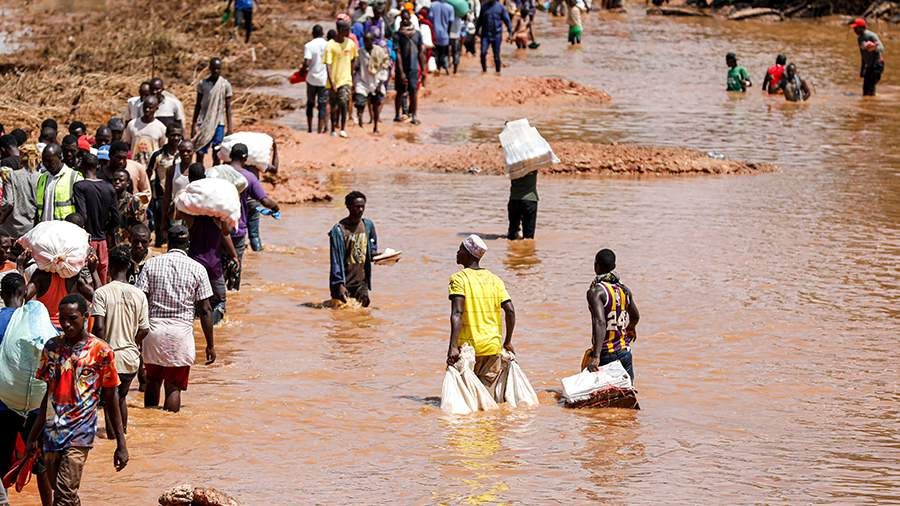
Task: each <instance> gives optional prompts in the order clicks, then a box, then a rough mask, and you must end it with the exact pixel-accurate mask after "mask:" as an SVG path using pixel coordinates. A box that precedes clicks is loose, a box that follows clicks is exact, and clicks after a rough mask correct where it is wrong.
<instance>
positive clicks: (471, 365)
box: [453, 344, 497, 411]
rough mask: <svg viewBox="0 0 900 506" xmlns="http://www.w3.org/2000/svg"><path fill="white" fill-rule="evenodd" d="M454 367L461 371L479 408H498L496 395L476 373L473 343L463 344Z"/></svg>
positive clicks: (486, 409)
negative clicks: (495, 399) (492, 393)
mask: <svg viewBox="0 0 900 506" xmlns="http://www.w3.org/2000/svg"><path fill="white" fill-rule="evenodd" d="M453 367H455V368H456V370H457V371H459V374H460V375H461V376H462V380H463V383H465V385H466V388H468V389H469V393H470V394H471V395H472V397H474V398H475V403H476V406H477V409H479V410H482V411H488V410H491V409H497V402H496V401H494V396H493V395H491V393H490V392H489V391H488V389H487V387H485V386H484V383H482V382H481V380H480V379H478V376H476V375H475V349H474V348H472V346H471V345H469V344H464V345H463V347H462V348H461V349H460V351H459V360H457V361H456V363H455V364H453Z"/></svg>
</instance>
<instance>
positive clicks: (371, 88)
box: [353, 32, 391, 133]
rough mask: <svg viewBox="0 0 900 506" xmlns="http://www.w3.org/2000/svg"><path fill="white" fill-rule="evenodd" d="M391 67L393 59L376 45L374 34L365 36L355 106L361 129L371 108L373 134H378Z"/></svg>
mask: <svg viewBox="0 0 900 506" xmlns="http://www.w3.org/2000/svg"><path fill="white" fill-rule="evenodd" d="M390 67H391V57H390V55H388V52H387V49H385V48H383V47H381V46H378V45H376V44H375V35H374V34H373V33H372V32H368V33H366V34H365V35H363V47H361V48H359V57H358V58H357V59H356V70H355V79H354V90H353V91H354V93H353V105H355V106H356V117H357V119H358V120H359V126H360V128H362V126H363V112H364V111H365V110H366V106H367V105H368V106H369V116H370V117H371V118H372V123H374V127H373V129H372V132H373V133H378V121H379V119H380V118H381V107H382V105H383V103H384V95H385V93H387V89H386V88H387V82H388V79H390Z"/></svg>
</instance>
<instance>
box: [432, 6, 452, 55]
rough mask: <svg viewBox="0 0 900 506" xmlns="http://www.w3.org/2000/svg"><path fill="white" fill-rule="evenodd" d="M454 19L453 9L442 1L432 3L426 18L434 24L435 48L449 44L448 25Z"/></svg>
mask: <svg viewBox="0 0 900 506" xmlns="http://www.w3.org/2000/svg"><path fill="white" fill-rule="evenodd" d="M455 17H456V11H454V10H453V7H452V6H451V5H450V4H448V3H446V2H443V1H437V2H433V3H432V4H431V12H430V13H429V14H428V18H429V19H431V22H432V23H433V24H434V43H435V45H437V46H446V45H448V44H450V23H452V22H453V19H454V18H455Z"/></svg>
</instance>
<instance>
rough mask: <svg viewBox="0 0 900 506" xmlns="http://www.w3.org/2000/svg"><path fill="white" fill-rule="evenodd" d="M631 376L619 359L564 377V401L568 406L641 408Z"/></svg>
mask: <svg viewBox="0 0 900 506" xmlns="http://www.w3.org/2000/svg"><path fill="white" fill-rule="evenodd" d="M636 393H637V392H635V390H634V386H633V385H632V383H631V376H629V375H628V372H627V371H625V368H624V367H622V363H621V362H619V361H618V360H616V361H615V362H610V363H609V364H606V365H603V366H600V368H599V369H598V370H597V371H596V372H590V371H588V370H587V369H585V370H583V371H581V372H580V373H578V374H576V375H574V376H569V377H568V378H563V379H562V400H563V402H564V403H565V406H566V407H567V408H605V407H614V408H632V409H640V406H639V405H638V402H637V396H636Z"/></svg>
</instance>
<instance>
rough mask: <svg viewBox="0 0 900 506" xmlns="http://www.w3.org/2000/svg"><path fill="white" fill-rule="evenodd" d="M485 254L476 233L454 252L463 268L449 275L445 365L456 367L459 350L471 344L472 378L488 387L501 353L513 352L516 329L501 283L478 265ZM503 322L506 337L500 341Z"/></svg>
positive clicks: (499, 365)
mask: <svg viewBox="0 0 900 506" xmlns="http://www.w3.org/2000/svg"><path fill="white" fill-rule="evenodd" d="M486 252H487V245H485V244H484V241H483V240H482V239H481V238H480V237H478V236H477V235H475V234H472V235H470V236H468V237H466V238H465V240H463V242H462V244H460V245H459V250H457V252H456V263H457V264H459V265H462V266H463V270H461V271H459V272H456V273H455V274H453V275H452V276H450V347H449V349H448V350H447V364H448V365H453V364H455V363H456V361H457V360H459V349H460V347H461V346H462V345H463V344H466V343H468V344H470V345H471V346H472V347H473V348H475V375H476V376H478V379H480V380H481V382H482V383H484V385H485V386H486V387H488V388H491V387H493V385H494V382H495V381H496V380H497V377H498V376H499V375H500V370H501V368H502V365H503V362H502V360H500V352H501V351H502V350H503V349H504V348H505V349H506V350H508V351H509V352H510V353H514V350H513V345H512V334H513V329H514V328H515V327H516V309H515V308H514V307H513V303H512V300H510V298H509V293H507V291H506V286H504V284H503V281H502V280H501V279H500V278H499V277H497V276H496V275H495V274H494V273H492V272H491V271H489V270H487V269H484V268H482V267H481V266H480V265H479V261H481V258H482V257H483V256H484V254H485V253H486ZM501 310H502V311H503V319H501V316H500V312H501ZM504 320H505V323H506V337H505V339H503V341H501V335H503V323H504ZM501 342H502V344H501Z"/></svg>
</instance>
